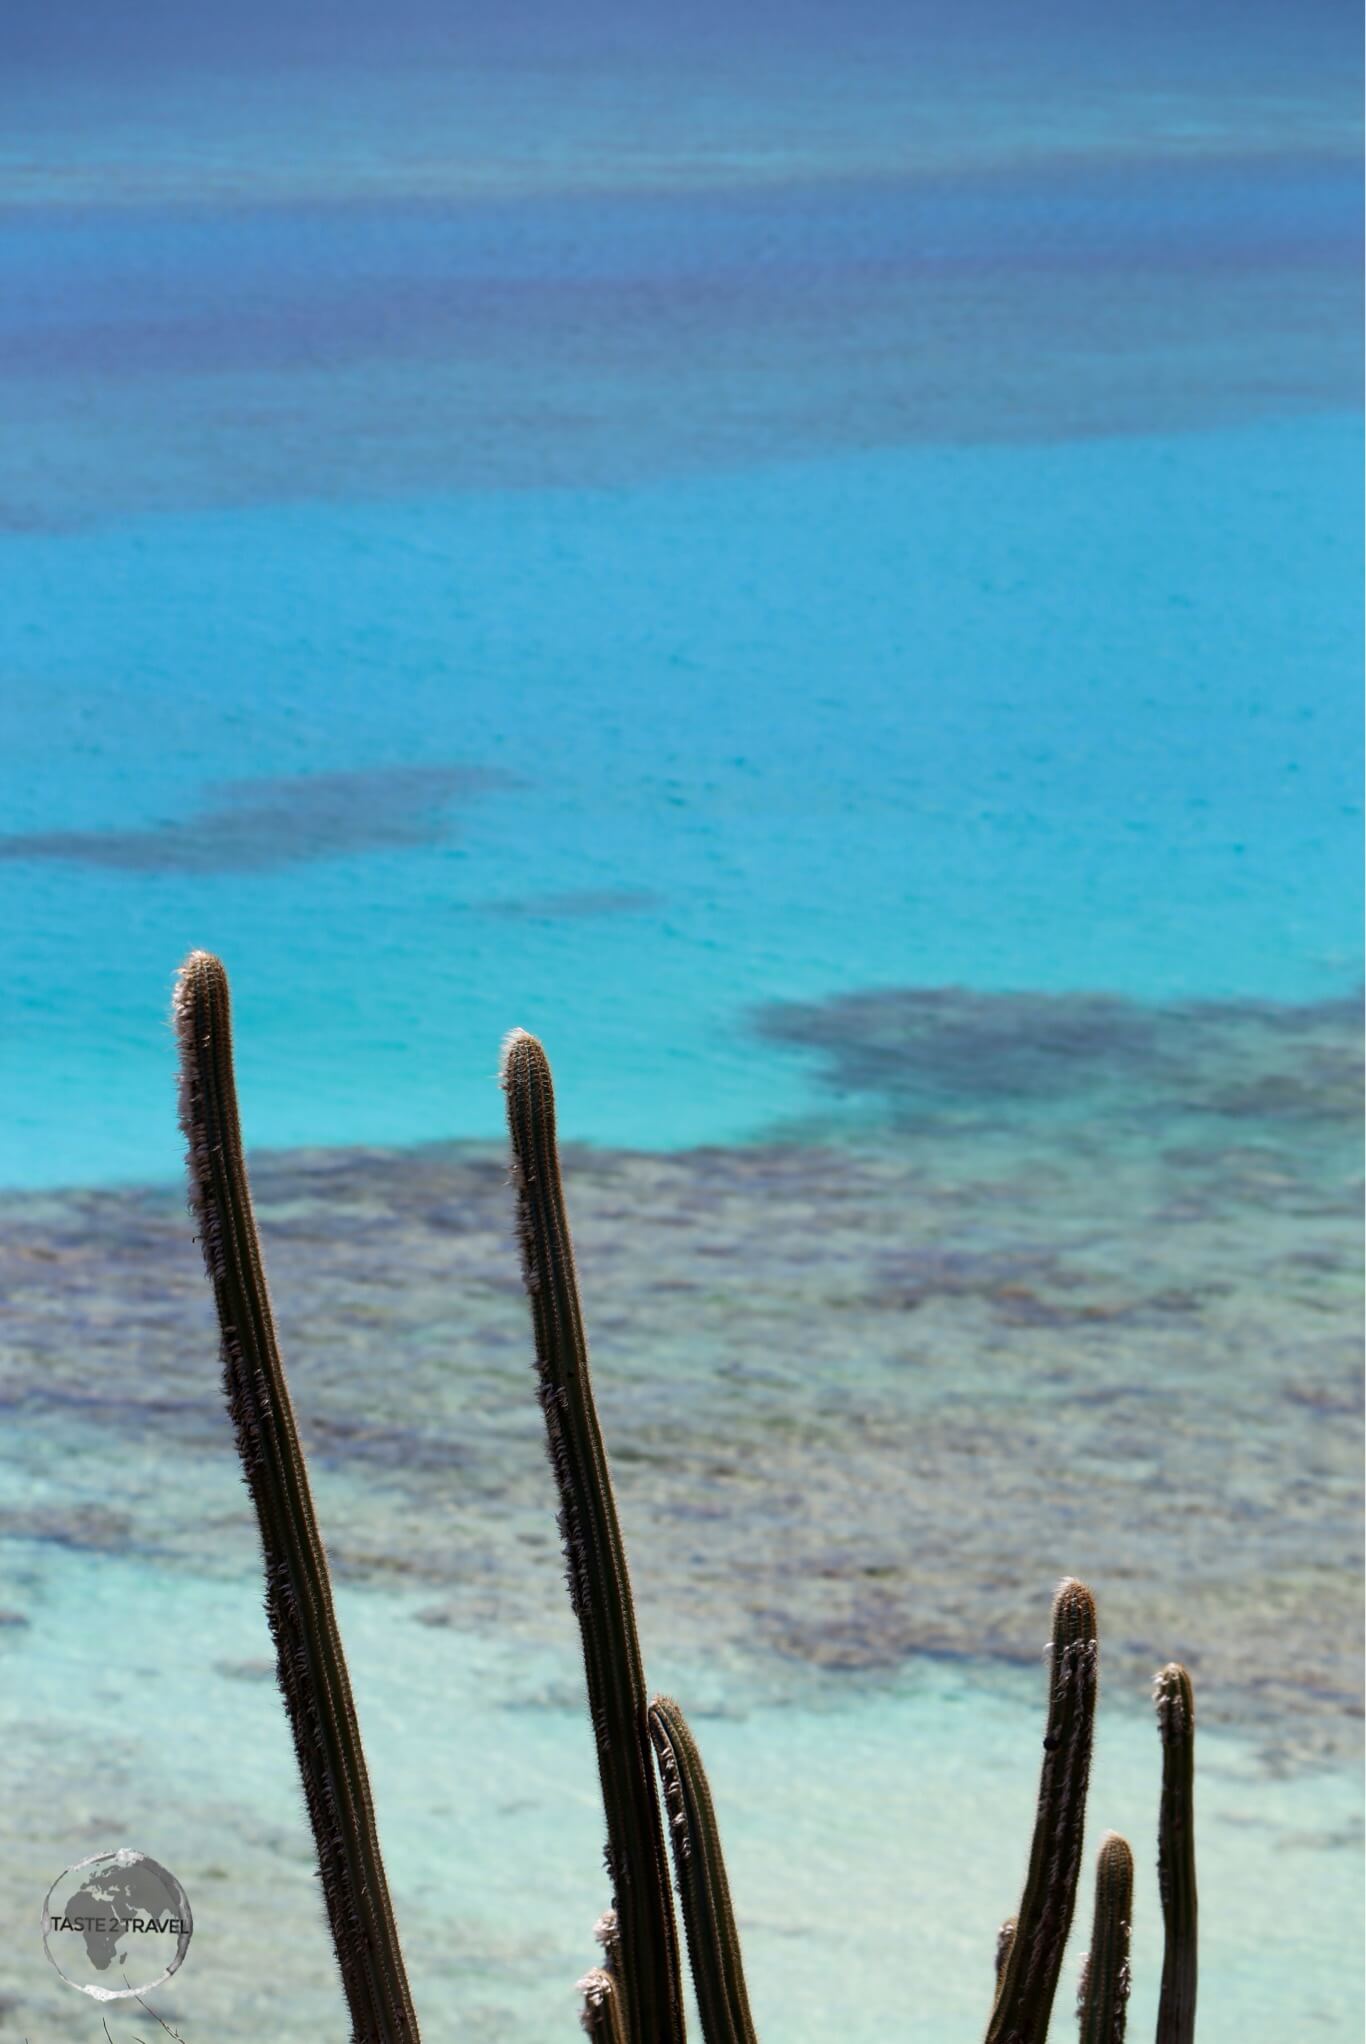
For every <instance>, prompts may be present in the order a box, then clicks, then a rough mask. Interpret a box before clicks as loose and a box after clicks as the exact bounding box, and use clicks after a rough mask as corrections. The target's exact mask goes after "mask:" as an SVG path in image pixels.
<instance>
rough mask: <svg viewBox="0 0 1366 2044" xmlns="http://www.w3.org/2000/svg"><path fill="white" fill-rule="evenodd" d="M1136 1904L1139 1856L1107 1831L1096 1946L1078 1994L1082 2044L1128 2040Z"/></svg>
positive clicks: (1099, 1871) (1099, 1866)
mask: <svg viewBox="0 0 1366 2044" xmlns="http://www.w3.org/2000/svg"><path fill="white" fill-rule="evenodd" d="M1133 1909H1134V1856H1133V1853H1132V1852H1131V1851H1130V1850H1129V1845H1128V1841H1127V1840H1126V1839H1123V1838H1121V1837H1120V1836H1119V1833H1118V1832H1117V1831H1107V1833H1106V1834H1105V1836H1104V1838H1102V1840H1101V1842H1100V1851H1099V1853H1098V1854H1097V1856H1096V1909H1095V1917H1094V1920H1093V1922H1092V1926H1091V1949H1090V1951H1089V1952H1088V1953H1087V1955H1086V1958H1085V1959H1084V1960H1083V1962H1082V1969H1081V1985H1080V1988H1079V1990H1078V1994H1077V2016H1078V2019H1079V2021H1080V2024H1081V2044H1124V2022H1125V2016H1126V2013H1127V2009H1128V2002H1129V1937H1130V1930H1131V1927H1132V1924H1133Z"/></svg>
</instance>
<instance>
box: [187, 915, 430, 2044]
mask: <svg viewBox="0 0 1366 2044" xmlns="http://www.w3.org/2000/svg"><path fill="white" fill-rule="evenodd" d="M174 1017H175V1025H176V1032H177V1035H178V1038H179V1043H180V1113H181V1123H182V1126H183V1128H184V1131H185V1136H186V1140H187V1143H188V1148H189V1175H190V1203H191V1208H192V1210H193V1212H194V1215H195V1217H196V1220H197V1222H198V1227H199V1238H200V1242H201V1244H202V1247H203V1251H204V1261H205V1264H206V1266H207V1268H208V1272H209V1276H210V1278H211V1279H212V1281H213V1290H214V1298H215V1300H216V1302H217V1306H218V1323H219V1327H220V1330H221V1333H222V1359H223V1383H224V1389H225V1391H226V1393H227V1400H228V1410H229V1412H230V1414H231V1415H232V1422H233V1426H234V1428H235V1430H236V1434H237V1448H238V1453H239V1454H240V1456H241V1458H242V1467H243V1469H244V1471H245V1473H246V1479H247V1484H248V1486H249V1488H250V1491H251V1496H252V1502H253V1504H254V1505H255V1507H256V1518H257V1523H258V1525H259V1527H260V1532H261V1549H262V1555H263V1558H264V1563H265V1582H266V1613H267V1616H268V1618H269V1620H270V1629H271V1634H272V1636H273V1638H274V1641H275V1649H276V1657H277V1667H278V1675H279V1683H280V1691H281V1694H282V1696H283V1698H284V1703H285V1709H286V1712H287V1714H288V1717H289V1723H290V1727H291V1730H292V1731H293V1734H294V1747H295V1751H296V1753H297V1754H298V1759H299V1772H300V1775H301V1776H302V1778H303V1788H304V1799H305V1802H306V1803H307V1806H308V1817H309V1822H310V1823H311V1825H312V1827H313V1836H314V1838H315V1840H316V1841H317V1848H318V1867H319V1871H320V1873H321V1875H322V1889H323V1897H324V1900H325V1903H326V1907H327V1915H328V1920H329V1923H330V1926H331V1930H332V1942H333V1944H334V1945H335V1947H336V1952H337V1963H338V1965H339V1967H340V1969H341V1978H342V1989H343V1992H344V1993H345V1995H346V2000H347V2005H348V2007H349V2008H350V2011H351V2021H352V2024H353V2026H354V2036H355V2044H417V2037H418V2029H417V2019H416V2017H415V2016H414V2014H413V2005H412V1999H411V1996H410V1995H409V1991H408V1978H407V1973H406V1971H405V1968H404V1964H403V1954H402V1952H401V1950H400V1949H399V1941H398V1932H397V1930H396V1929H395V1926H394V1917H393V1911H392V1909H391V1907H390V1903H389V1888H388V1883H387V1881H386V1879H385V1874H384V1862H383V1860H382V1859H381V1857H380V1849H379V1834H378V1832H377V1830H376V1827H375V1812H374V1806H373V1804H372V1802H371V1799H370V1782H369V1776H368V1774H367V1771H366V1766H365V1754H364V1752H363V1750H362V1747H361V1739H360V1727H359V1725H358V1723H357V1721H356V1711H355V1705H354V1704H353V1702H352V1699H351V1683H350V1680H349V1677H348V1675H347V1672H346V1657H345V1655H344V1653H343V1652H342V1643H341V1635H340V1633H339V1632H338V1630H337V1621H336V1617H335V1614H334V1612H333V1608H332V1585H331V1581H330V1578H329V1575H328V1568H327V1557H326V1554H325V1553H324V1550H323V1543H322V1539H321V1536H320V1535H319V1532H318V1522H317V1517H316V1515H315V1513H314V1509H313V1498H312V1494H311V1492H310V1489H309V1482H308V1471H307V1469H306V1467H305V1465H304V1458H303V1451H302V1449H301V1448H300V1446H299V1436H298V1430H297V1428H296V1426H295V1423H294V1408H293V1405H292V1403H291V1400H290V1395H289V1386H288V1384H287V1383H286V1381H285V1373H284V1367H283V1365H282V1363H281V1361H280V1350H279V1346H278V1344H277V1342H276V1338H275V1322H274V1318H273V1316H272V1314H271V1308H270V1298H269V1295H268V1293H267V1291H266V1280H265V1272H264V1270H263V1269H262V1266H261V1252H260V1247H259V1244H258V1242H257V1237H256V1221H255V1217H254V1215H253V1213H252V1206H251V1193H250V1190H249V1187H248V1184H247V1168H246V1162H245V1159H244V1157H243V1154H242V1135H241V1129H240V1127H239V1124H238V1118H237V1093H236V1086H235V1084H234V1080H233V1069H232V1016H231V1009H230V1005H229V1000H228V979H227V974H226V973H225V972H224V970H223V967H222V965H221V964H220V962H219V961H218V959H217V958H214V957H212V956H211V955H210V954H209V953H208V952H206V951H195V952H192V953H191V955H190V956H189V958H187V959H186V961H185V964H184V966H183V967H182V969H181V972H180V977H179V979H178V981H177V983H176V990H175V1002H174Z"/></svg>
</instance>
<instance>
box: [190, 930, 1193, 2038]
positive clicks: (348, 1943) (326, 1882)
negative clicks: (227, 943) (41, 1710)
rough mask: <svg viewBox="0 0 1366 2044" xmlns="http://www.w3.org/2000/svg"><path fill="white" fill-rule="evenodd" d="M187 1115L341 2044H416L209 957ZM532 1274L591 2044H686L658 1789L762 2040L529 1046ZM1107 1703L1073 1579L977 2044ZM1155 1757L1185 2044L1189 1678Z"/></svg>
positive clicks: (1091, 2033)
mask: <svg viewBox="0 0 1366 2044" xmlns="http://www.w3.org/2000/svg"><path fill="white" fill-rule="evenodd" d="M174 1014H175V1022H176V1028H177V1033H178V1037H179V1043H180V1060H181V1119H182V1123H183V1125H184V1129H185V1134H186V1137H187V1139H188V1145H189V1167H190V1195H191V1204H192V1208H193V1211H194V1213H195V1215H196V1217H197V1219H198V1223H199V1233H200V1239H201V1241H202V1244H203V1249H204V1258H205V1263H206V1265H207V1267H208V1271H209V1275H210V1277H211V1279H212V1281H213V1287H214V1295H215V1299H216V1303H217V1307H218V1317H219V1325H220V1329H221V1333H222V1358H223V1373H224V1386H225V1389H226V1392H227V1398H228V1408H229V1411H230V1413H231V1416H232V1420H233V1425H234V1428H235V1430H236V1436H237V1446H238V1451H239V1453H240V1455H241V1458H242V1465H243V1468H244V1470H245V1472H246V1477H247V1482H248V1485H249V1487H250V1490H251V1494H252V1500H253V1503H254V1505H255V1508H256V1514H257V1520H258V1524H259V1526H260V1532H261V1544H262V1550H263V1556H264V1562H265V1580H266V1610H267V1613H268V1616H269V1619H270V1626H271V1632H272V1634H273V1636H274V1639H275V1644H276V1649H277V1658H278V1664H279V1679H280V1688H281V1691H282V1694H283V1696H284V1700H285V1706H286V1710H287V1712H288V1716H289V1722H290V1726H291V1729H292V1731H293V1735H294V1743H295V1749H296V1752H297V1754H298V1759H299V1768H300V1773H301V1775H302V1779H303V1785H304V1794H305V1799H306V1802H307V1805H308V1814H309V1821H310V1823H311V1824H312V1827H313V1833H314V1837H315V1839H316V1841H317V1847H318V1860H319V1867H320V1870H321V1874H322V1883H323V1893H324V1897H325V1900H326V1906H327V1911H328V1917H329V1921H330V1924H331V1929H332V1937H333V1943H334V1945H335V1946H336V1951H337V1959H338V1964H339V1966H340V1969H341V1976H342V1985H343V1989H344V1992H345V1994H346V1999H347V2002H348V2005H349V2007H350V2010H351V2016H352V2022H353V2025H354V2036H355V2044H417V2038H418V2032H417V2023H416V2020H415V2018H414V2015H413V2009H412V2003H411V1999H410V1996H409V1991H408V1983H407V1978H406V1974H405V1971H404V1965H403V1957H402V1953H401V1951H400V1948H399V1942H398V1935H397V1932H396V1930H395V1927H394V1920H393V1913H392V1910H391V1908H390V1904H389V1894H388V1886H387V1882H386V1880H385V1874H384V1866H383V1862H382V1860H381V1857H380V1850H379V1840H378V1835H377V1832H376V1828H375V1818H374V1810H373V1806H372V1804H371V1799H370V1791H369V1783H368V1779H367V1774H366V1767H365V1756H364V1753H363V1751H362V1748H361V1741H360V1732H359V1728H358V1725H357V1722H356V1713H355V1708H354V1705H353V1703H352V1699H351V1688H350V1682H349V1679H348V1676H347V1671H346V1662H345V1657H344V1655H343V1653H342V1646H341V1639H340V1636H339V1634H338V1631H337V1625H336V1619H335V1616H334V1613H333V1606H332V1591H331V1583H330V1580H329V1576H328V1570H327V1560H326V1556H325V1553H324V1550H323V1545H322V1541H321V1538H320V1536H319V1533H318V1527H317V1521H316V1518H315V1515H314V1511H313V1502H312V1497H311V1494H310V1490H309V1483H308V1474H307V1470H306V1468H305V1465H304V1459H303V1453H302V1450H301V1448H300V1445H299V1440H298V1432H297V1429H296V1426H295V1422H294V1413H293V1407H292V1405H291V1402H290V1396H289V1388H288V1385H287V1383H286V1381H285V1375H284V1370H283V1367H282V1365H281V1362H280V1355H279V1349H278V1345H277V1343H276V1338H275V1328H274V1323H273V1319H272V1316H271V1309H270V1301H269V1297H268V1294H267V1291H266V1283H265V1277H264V1273H263V1271H262V1267H261V1256H260V1249H259V1245H258V1243H257V1238H256V1225H255V1220H254V1217H253V1214H252V1208H251V1196H250V1191H249V1188H248V1183H247V1172H246V1165H245V1161H244V1159H243V1154H242V1143H241V1134H240V1129H239V1126H238V1117H237V1103H236V1094H235V1088H234V1082H233V1071H232V1037H231V1015H230V1007H229V999H228V982H227V977H226V974H225V973H224V970H223V967H222V965H221V964H220V963H219V961H218V960H217V959H216V958H213V957H211V956H210V955H209V954H208V953H207V952H202V951H201V952H194V953H192V954H191V956H190V957H189V958H188V959H187V960H186V962H185V965H184V966H183V968H182V970H181V973H180V976H179V979H178V981H177V985H176V994H175V1003H174ZM502 1083H503V1086H504V1089H505V1091H506V1094H507V1106H508V1121H509V1127H510V1130H511V1135H512V1151H513V1173H514V1182H515V1184H516V1187H517V1195H518V1219H519V1231H520V1238H521V1247H522V1262H523V1275H524V1278H525V1281H526V1288H527V1292H528V1294H529V1297H530V1300H531V1310H532V1324H533V1329H534V1335H535V1350H536V1363H537V1370H538V1375H539V1381H540V1401H541V1407H542V1411H543V1413H544V1416H545V1422H546V1437H547V1445H548V1447H549V1451H550V1460H551V1465H552V1467H553V1469H554V1472H555V1479H556V1483H557V1486H558V1489H559V1495H560V1528H561V1532H562V1534H563V1537H564V1549H565V1560H566V1564H567V1570H568V1579H569V1589H570V1596H571V1599H572V1602H573V1606H574V1610H575V1612H576V1614H577V1616H578V1619H579V1627H580V1634H581V1639H582V1645H583V1656H584V1669H585V1674H586V1677H587V1683H588V1699H589V1708H590V1713H591V1717H592V1723H593V1732H594V1737H595V1741H596V1745H597V1756H598V1768H599V1774H600V1777H601V1782H602V1792H603V1803H604V1809H605V1812H606V1819H607V1867H608V1872H609V1874H610V1876H611V1879H612V1884H613V1891H614V1893H613V1905H614V1906H613V1908H612V1909H610V1910H608V1911H607V1912H606V1913H605V1914H604V1916H603V1917H602V1918H601V1919H600V1920H599V1923H598V1925H597V1927H596V1935H597V1937H598V1939H599V1941H600V1942H601V1944H602V1946H603V1960H602V1964H601V1965H599V1966H596V1967H594V1968H593V1969H592V1970H591V1971H590V1972H589V1973H588V1974H587V1975H585V1977H584V1979H583V1980H582V1981H581V1982H580V1983H579V1985H580V1990H581V1992H582V1994H583V1998H584V2000H583V2011H582V2020H583V2025H584V2028H585V2029H586V2030H587V2031H588V2032H589V2034H590V2035H592V2036H594V2037H596V2038H597V2039H599V2040H600V2044H683V2007H682V1991H681V1981H680V1974H679V1960H678V1938H677V1930H676V1927H675V1922H674V1914H673V1899H672V1895H671V1892H670V1886H669V1877H668V1861H667V1855H666V1852H665V1846H664V1837H663V1829H662V1826H661V1821H660V1801H659V1788H658V1785H657V1783H656V1778H655V1765H654V1764H655V1762H656V1761H657V1763H658V1767H659V1774H660V1778H661V1780H662V1782H663V1788H664V1798H665V1806H666V1808H667V1811H668V1816H669V1825H670V1831H671V1835H672V1840H673V1848H674V1860H675V1867H676V1871H677V1878H678V1888H679V1893H680V1896H681V1898H682V1904H683V1916H684V1924H685V1928H686V1932H687V1940H688V1954H689V1958H690V1961H691V1964H692V1971H693V1976H694V1980H695V1983H696V1988H697V1998H698V2006H699V2010H700V2013H701V2017H702V2025H703V2030H704V2033H705V2039H706V2044H755V2038H754V2028H753V2023H752V2021H751V2017H750V2011H749V2001H748V1995H747V1992H746V1988H745V1979H744V1970H743V1966H742V1962H741V1956H740V1944H739V1938H738V1934H737V1932H736V1927H735V1919H734V1912H733V1910H732V1907H731V1900H730V1888H729V1883H728V1881H727V1878H726V1870H725V1864H724V1860H723V1857H722V1853H721V1842H720V1836H719V1833H718V1831H717V1826H716V1818H715V1813H714V1811H713V1808H712V1801H711V1793H710V1789H709V1787H708V1784H707V1778H706V1774H705V1771H704V1769H703V1767H702V1762H701V1758H700V1756H699V1754H698V1751H697V1747H696V1744H695V1742H694V1740H693V1738H692V1735H691V1732H690V1731H689V1729H688V1725H687V1722H686V1720H685V1718H684V1716H683V1713H682V1711H681V1710H680V1709H679V1707H678V1705H677V1704H676V1703H674V1702H673V1701H672V1700H671V1699H669V1698H667V1697H657V1698H655V1700H654V1702H653V1704H647V1699H646V1692H645V1684H644V1675H643V1670H642V1666H641V1657H640V1645H639V1641H638V1638H637V1634H636V1624H635V1612H634V1607H633V1604H632V1600H631V1586H630V1577H629V1575H628V1572H627V1567H626V1555H625V1550H624V1547H623V1544H622V1538H621V1531H620V1527H619V1525H618V1521H617V1512H616V1504H615V1500H614V1497H613V1492H612V1484H611V1477H610V1474H609V1471H608V1465H607V1456H606V1451H605V1449H604V1447H603V1442H602V1435H601V1431H600V1429H599V1426H598V1419H597V1412H596V1409H595V1406H594V1402H593V1388H592V1381H591V1378H590V1375H589V1368H588V1351H587V1346H586V1343H585V1340H584V1333H583V1321H582V1314H581V1310H580V1304H579V1295H578V1281H577V1277H576V1275H575V1270H574V1256H573V1249H572V1246H571V1242H570V1236H569V1226H568V1222H567V1219H566V1216H565V1209H564V1196H563V1191H562V1187H561V1183H560V1170H559V1157H558V1152H557V1147H556V1136H555V1103H554V1094H553V1090H552V1086H551V1079H550V1068H549V1065H548V1064H547V1062H546V1057H545V1053H544V1051H543V1050H542V1049H541V1046H540V1044H539V1043H537V1042H536V1040H535V1038H534V1037H531V1036H528V1035H526V1034H525V1032H523V1031H521V1030H518V1031H515V1032H514V1033H513V1034H512V1035H511V1036H510V1037H509V1038H508V1039H507V1042H506V1043H505V1045H504V1051H503V1066H502ZM1096 1686H1097V1635H1096V1612H1095V1603H1094V1600H1093V1598H1092V1596H1091V1592H1090V1591H1089V1590H1088V1589H1087V1588H1086V1586H1085V1584H1083V1583H1080V1582H1077V1581H1075V1580H1073V1579H1070V1578H1069V1579H1068V1580H1067V1581H1065V1582H1064V1583H1062V1584H1061V1585H1060V1587H1059V1589H1058V1591H1057V1594H1056V1596H1055V1598H1054V1603H1053V1621H1052V1638H1051V1643H1050V1648H1049V1694H1048V1718H1047V1726H1046V1730H1045V1736H1044V1759H1043V1767H1042V1772H1041V1776H1040V1783H1039V1798H1038V1809H1037V1815H1036V1820H1035V1826H1034V1837H1033V1844H1032V1848H1031V1853H1030V1861H1029V1870H1028V1874H1027V1877H1026V1881H1025V1888H1024V1895H1023V1898H1022V1900H1021V1903H1020V1909H1019V1913H1018V1916H1016V1917H1010V1918H1008V1919H1007V1920H1006V1922H1005V1923H1004V1924H1003V1925H1002V1926H1001V1930H1000V1933H999V1934H998V1939H997V1949H996V1976H997V1980H996V1994H995V1999H994V2003H993V2007H992V2014H991V2020H990V2024H989V2027H988V2031H987V2044H1044V2040H1045V2039H1046V2037H1047V2032H1048V2024H1049V2017H1050V2013H1051V2010H1052V2005H1053V2001H1054V1997H1055V1993H1056V1988H1057V1981H1058V1975H1059V1971H1060V1968H1061V1964H1062V1958H1063V1950H1064V1947H1065V1945H1066V1941H1067V1934H1068V1930H1069V1928H1070V1925H1071V1920H1072V1915H1073V1910H1074V1907H1075V1901H1076V1886H1077V1874H1078V1868H1079V1865H1080V1859H1081V1848H1082V1831H1083V1824H1084V1819H1085V1805H1086V1790H1087V1782H1088V1777H1089V1773H1090V1760H1091V1739H1092V1726H1093V1720H1094V1713H1095V1703H1096ZM1154 1695H1155V1699H1156V1703H1157V1715H1158V1725H1159V1729H1160V1731H1161V1735H1162V1744H1163V1777H1162V1806H1161V1818H1160V1825H1159V1875H1160V1882H1161V1890H1162V1907H1163V1915H1164V1920H1165V1926H1166V1958H1165V1962H1164V1967H1163V1978H1162V2001H1161V2011H1160V2014H1159V2019H1158V2044H1192V2040H1193V2036H1194V2011H1195V1977H1196V1964H1195V1934H1196V1903H1195V1868H1194V1836H1193V1818H1192V1766H1193V1752H1194V1724H1195V1706H1194V1698H1193V1694H1192V1689H1191V1681H1190V1677H1189V1675H1188V1674H1187V1673H1186V1671H1185V1669H1184V1668H1182V1667H1180V1666H1178V1665H1177V1664H1176V1663H1172V1664H1171V1665H1170V1666H1168V1667H1166V1668H1164V1669H1162V1671H1161V1672H1160V1674H1159V1675H1158V1676H1157V1678H1156V1681H1155V1686H1154ZM1132 1890H1133V1862H1132V1855H1131V1854H1130V1852H1129V1848H1128V1846H1127V1845H1126V1844H1125V1842H1124V1840H1123V1839H1121V1838H1118V1837H1116V1836H1115V1835H1114V1834H1110V1835H1108V1836H1107V1837H1106V1839H1105V1840H1104V1842H1103V1844H1102V1846H1101V1851H1100V1857H1099V1862H1098V1868H1097V1888H1096V1914H1095V1927H1094V1929H1093V1933H1092V1943H1091V1952H1090V1956H1089V1958H1088V1961H1087V1964H1086V1967H1085V1970H1084V1976H1083V1984H1082V1992H1081V1996H1080V1999H1079V2010H1080V2014H1081V2019H1082V2038H1083V2044H1120V2040H1121V2039H1122V2037H1123V2032H1124V2010H1125V1999H1126V1996H1127V1991H1128V1936H1129V1922H1130V1914H1131V1909H1132Z"/></svg>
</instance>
